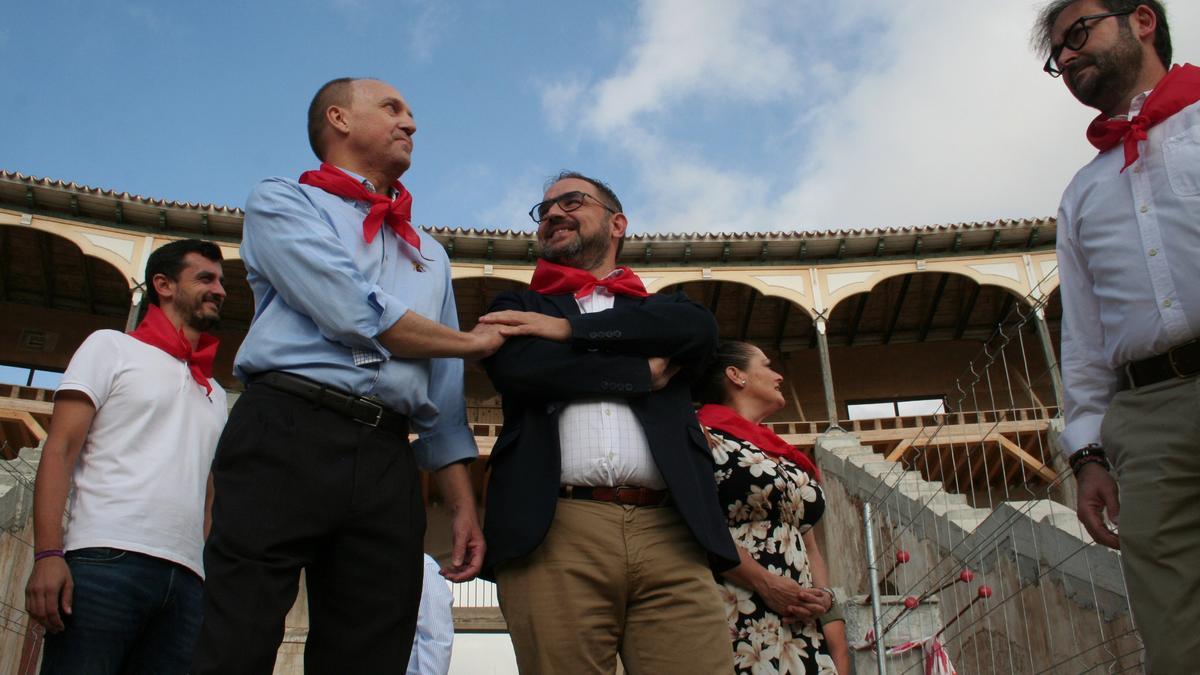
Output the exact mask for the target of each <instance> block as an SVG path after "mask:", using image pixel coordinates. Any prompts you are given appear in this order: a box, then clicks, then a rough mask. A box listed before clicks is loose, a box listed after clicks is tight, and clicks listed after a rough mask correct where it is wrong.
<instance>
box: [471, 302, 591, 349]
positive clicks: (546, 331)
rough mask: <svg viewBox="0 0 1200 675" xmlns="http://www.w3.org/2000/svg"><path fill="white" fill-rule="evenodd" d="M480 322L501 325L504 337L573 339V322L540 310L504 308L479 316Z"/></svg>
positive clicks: (562, 340)
mask: <svg viewBox="0 0 1200 675" xmlns="http://www.w3.org/2000/svg"><path fill="white" fill-rule="evenodd" d="M479 323H481V324H489V325H494V326H498V327H499V331H500V334H501V335H503V336H504V337H517V336H530V337H540V338H544V339H546V340H552V341H554V342H567V341H568V340H570V339H571V323H570V322H569V321H567V320H566V319H564V318H561V317H556V316H550V315H548V314H541V313H538V312H521V311H517V310H511V309H509V310H503V311H499V312H491V313H489V314H484V315H483V316H481V317H479Z"/></svg>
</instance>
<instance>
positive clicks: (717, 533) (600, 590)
mask: <svg viewBox="0 0 1200 675" xmlns="http://www.w3.org/2000/svg"><path fill="white" fill-rule="evenodd" d="M529 215H530V217H531V218H532V219H533V221H534V222H535V223H537V225H538V230H537V238H538V244H539V246H540V247H541V260H539V261H538V265H537V269H536V270H535V272H534V275H533V280H532V283H531V284H530V289H529V290H528V291H525V292H522V293H513V292H509V293H502V294H501V295H500V296H498V297H497V298H496V300H495V301H494V302H493V303H492V306H491V309H490V313H489V314H487V315H485V316H483V317H481V318H480V322H481V323H483V324H485V325H492V326H499V327H500V333H501V334H502V335H504V336H505V337H506V338H507V339H506V340H505V345H504V346H502V347H501V348H500V349H499V350H498V351H497V352H496V353H495V354H494V355H493V356H492V357H490V358H488V359H487V360H485V361H484V366H485V367H486V368H487V371H488V375H489V376H490V377H491V378H492V382H493V383H495V385H496V389H497V390H499V391H500V393H501V395H502V396H503V405H504V429H503V431H502V432H501V434H500V437H499V438H498V439H497V440H496V445H495V447H494V448H493V450H492V456H491V461H490V467H491V472H492V475H491V479H490V481H489V483H488V491H487V509H486V513H487V519H486V522H485V523H484V535H485V537H486V539H487V541H488V553H487V557H486V559H485V563H484V575H485V576H488V575H491V576H493V577H494V578H495V579H496V582H497V584H498V588H499V595H500V607H501V610H502V611H503V612H504V618H505V620H506V621H507V622H508V629H509V633H510V634H511V636H512V641H513V647H514V649H515V651H516V656H517V663H518V665H519V666H520V669H521V672H522V673H523V674H525V675H529V674H531V673H545V674H547V675H551V674H558V673H572V674H577V673H579V674H595V675H600V674H605V675H607V674H610V673H612V672H614V671H615V669H616V662H617V656H618V654H619V655H620V658H621V661H622V663H623V664H624V666H625V669H626V672H628V673H630V674H631V675H647V674H654V675H664V674H667V675H669V674H671V673H678V674H680V675H685V674H686V675H691V674H692V673H729V672H733V648H732V646H731V642H730V639H729V629H728V628H727V627H726V623H725V609H724V604H723V602H722V600H721V597H720V595H719V591H718V588H717V585H716V583H714V581H713V577H712V570H713V569H716V570H724V569H728V568H731V567H734V566H735V565H737V564H738V553H737V550H736V549H735V548H734V545H733V540H732V539H731V538H730V535H729V529H728V528H727V527H726V526H725V516H724V514H723V512H722V510H721V507H720V504H719V503H718V500H717V489H716V484H715V482H714V479H713V463H712V456H711V454H710V453H709V450H708V444H707V442H706V440H705V437H704V433H703V432H702V431H701V429H700V426H699V423H698V422H697V421H696V413H695V411H694V410H693V408H692V398H691V392H690V385H691V382H692V381H693V380H694V379H695V377H696V376H697V375H698V374H699V373H700V371H701V370H702V369H703V367H704V365H705V363H706V362H707V360H708V359H709V358H710V356H711V355H712V354H713V352H714V350H715V348H716V343H717V325H716V321H715V320H714V319H713V316H712V314H711V313H710V312H709V311H708V310H707V309H706V308H704V307H703V306H701V305H698V304H696V303H694V302H692V301H690V300H688V298H687V297H686V296H685V295H684V294H683V293H662V294H655V295H650V294H649V293H647V291H646V289H645V287H644V286H643V285H642V282H641V280H640V279H638V277H637V275H636V274H635V273H634V272H633V270H631V269H629V268H628V267H623V266H621V267H619V266H618V265H617V255H618V253H619V252H620V250H621V243H622V241H623V240H624V237H625V232H626V228H627V227H628V221H627V220H626V218H625V214H624V213H622V207H621V202H620V201H619V200H618V199H617V196H616V195H615V194H613V191H612V190H611V189H610V188H609V187H608V186H606V185H605V184H604V183H602V182H600V181H598V180H595V179H593V178H589V177H587V176H584V175H582V174H578V173H573V172H564V173H562V174H560V175H559V176H558V177H557V178H556V179H554V180H553V181H552V182H551V183H550V184H549V185H548V186H547V188H546V191H545V195H544V197H543V201H541V202H539V203H538V204H536V205H535V206H534V207H533V208H532V209H530V212H529Z"/></svg>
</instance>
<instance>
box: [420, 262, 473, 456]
mask: <svg viewBox="0 0 1200 675" xmlns="http://www.w3.org/2000/svg"><path fill="white" fill-rule="evenodd" d="M445 287H446V292H445V295H444V296H443V298H442V309H441V314H440V315H439V317H438V321H440V322H441V323H442V324H444V325H446V326H449V327H451V328H453V329H455V330H458V308H457V306H456V305H455V303H454V286H453V284H452V283H451V281H450V269H449V265H447V266H446V284H445ZM429 399H430V401H431V402H432V403H433V404H434V405H435V406H437V409H438V416H437V421H435V422H434V424H433V427H432V428H430V429H428V430H423V431H421V432H420V435H419V438H418V440H417V442H416V443H414V444H413V450H414V452H415V453H416V459H417V465H418V466H420V467H421V468H422V469H424V470H426V471H437V470H438V469H440V468H442V467H444V466H446V465H448V464H453V463H454V462H461V461H463V460H474V459H476V458H478V457H479V448H478V447H477V446H476V445H475V435H474V434H472V433H471V429H470V427H468V426H467V406H466V400H465V398H464V396H463V361H462V359H450V358H438V359H430V372H429Z"/></svg>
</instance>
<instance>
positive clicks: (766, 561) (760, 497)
mask: <svg viewBox="0 0 1200 675" xmlns="http://www.w3.org/2000/svg"><path fill="white" fill-rule="evenodd" d="M782 381H783V377H782V376H781V375H780V374H779V373H776V372H775V371H774V370H771V367H770V361H769V360H768V359H767V357H766V355H765V354H763V352H762V350H761V349H759V348H758V347H755V346H754V345H751V344H747V343H744V342H727V343H723V344H722V345H721V347H720V349H719V350H718V352H717V359H716V362H715V363H714V365H713V366H712V368H710V369H709V371H708V373H707V374H706V376H705V377H704V378H703V379H702V380H701V382H700V386H701V391H700V392H699V399H700V402H701V403H703V404H705V405H704V406H703V407H702V408H701V409H700V412H699V417H700V423H701V424H703V425H704V426H705V428H706V429H707V430H708V432H709V434H710V436H711V438H712V443H711V445H712V452H713V458H714V460H715V462H716V477H717V489H718V491H719V493H720V500H721V504H722V506H723V507H724V509H725V513H726V515H727V517H728V519H729V529H730V531H731V533H732V534H733V540H734V542H735V543H736V544H737V545H738V553H739V555H740V556H741V559H742V564H741V565H739V566H737V567H735V568H733V569H732V570H730V571H727V572H725V581H724V584H723V586H722V589H721V591H722V595H723V596H724V597H725V605H726V616H727V618H728V620H729V629H730V635H731V637H732V639H733V649H734V662H735V667H736V672H737V673H750V674H753V675H769V674H772V675H773V674H776V673H778V674H780V675H783V674H790V675H837V673H838V667H837V666H835V663H834V659H833V658H832V657H831V656H830V651H829V647H828V646H827V645H826V641H825V636H824V634H823V633H822V625H821V617H822V616H824V615H825V614H826V612H828V611H829V610H830V609H831V607H832V605H833V602H834V597H833V592H832V591H831V590H829V589H828V584H829V578H828V573H827V570H826V567H825V562H824V559H822V557H821V554H820V551H819V550H818V549H817V543H816V539H815V538H814V536H813V532H812V526H813V525H814V524H816V522H817V520H818V519H820V517H821V514H822V513H823V512H824V510H825V498H824V495H823V493H822V492H821V488H820V485H819V484H818V483H817V478H818V474H817V468H816V466H814V465H813V463H812V460H810V459H809V458H808V457H807V456H805V455H804V454H803V453H801V452H800V451H798V450H796V449H795V448H793V447H792V446H791V445H789V444H788V443H787V442H786V441H784V440H783V439H781V438H779V436H777V435H775V433H774V432H772V431H770V430H769V429H768V428H767V427H764V426H762V425H761V422H762V420H763V419H765V418H766V417H767V416H768V415H770V414H771V413H773V412H775V411H776V410H779V409H780V408H782V407H783V405H784V399H783V394H782V393H781V392H780V390H779V385H780V383H781V382H782ZM838 628H839V629H841V630H840V632H839V635H840V636H842V638H843V639H842V640H840V642H841V644H842V645H844V635H845V633H844V628H843V627H841V626H839V627H838ZM838 651H841V652H843V653H840V654H838V656H839V657H840V658H839V659H838V662H839V664H840V665H841V666H842V668H843V672H844V673H846V674H847V675H848V673H849V670H848V667H849V654H848V652H845V651H844V649H843V650H838Z"/></svg>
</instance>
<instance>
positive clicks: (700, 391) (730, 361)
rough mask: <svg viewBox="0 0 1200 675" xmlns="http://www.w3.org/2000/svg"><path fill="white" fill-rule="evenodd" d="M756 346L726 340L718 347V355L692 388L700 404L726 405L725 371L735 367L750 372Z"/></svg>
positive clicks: (694, 396)
mask: <svg viewBox="0 0 1200 675" xmlns="http://www.w3.org/2000/svg"><path fill="white" fill-rule="evenodd" d="M755 349H756V348H755V346H754V345H752V344H750V343H749V342H738V341H734V340H726V341H724V342H722V343H721V344H719V345H717V353H716V355H715V356H714V357H713V360H712V361H710V362H709V364H708V367H707V368H705V369H704V373H703V374H701V375H700V378H699V379H697V380H696V384H695V386H694V387H693V388H692V397H693V398H695V399H696V401H697V402H699V403H700V404H702V405H704V404H708V403H725V398H726V397H725V369H726V368H728V367H729V366H733V367H734V368H737V369H738V370H749V369H750V359H752V358H753V357H754V350H755Z"/></svg>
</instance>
